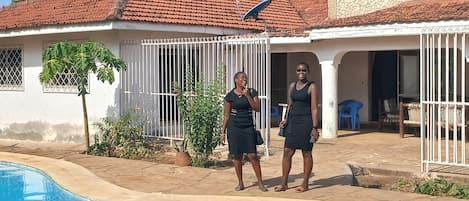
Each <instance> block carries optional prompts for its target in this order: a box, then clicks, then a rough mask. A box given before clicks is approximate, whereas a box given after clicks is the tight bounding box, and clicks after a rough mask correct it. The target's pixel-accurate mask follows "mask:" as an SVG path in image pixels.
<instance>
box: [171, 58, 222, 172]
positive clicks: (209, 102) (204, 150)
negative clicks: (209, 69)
mask: <svg viewBox="0 0 469 201" xmlns="http://www.w3.org/2000/svg"><path fill="white" fill-rule="evenodd" d="M185 74H186V80H185V84H184V86H181V85H180V83H178V82H174V83H173V85H174V89H175V90H176V92H177V96H176V102H177V106H178V108H179V110H180V112H181V116H182V119H183V122H184V138H185V139H184V141H183V143H182V144H183V145H184V144H185V143H184V142H187V145H188V148H189V149H190V151H191V154H194V155H193V156H192V163H193V164H192V165H193V166H197V167H203V166H205V163H206V162H207V161H208V157H209V156H210V155H211V154H212V152H213V149H214V148H215V147H216V146H217V145H218V144H219V143H220V137H219V136H220V135H219V134H220V127H221V118H222V116H223V98H222V97H223V96H222V95H223V93H224V92H225V90H224V85H223V78H224V77H223V76H224V75H223V72H222V71H219V72H218V75H217V78H216V79H215V80H212V81H210V82H204V81H203V78H201V79H200V80H199V81H197V82H195V81H194V79H193V74H192V70H191V69H190V67H189V68H187V69H186V72H185ZM186 140H187V141H186Z"/></svg>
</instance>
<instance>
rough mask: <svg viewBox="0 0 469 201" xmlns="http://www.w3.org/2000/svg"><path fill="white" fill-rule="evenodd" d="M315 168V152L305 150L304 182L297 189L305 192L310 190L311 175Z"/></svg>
mask: <svg viewBox="0 0 469 201" xmlns="http://www.w3.org/2000/svg"><path fill="white" fill-rule="evenodd" d="M312 169H313V153H312V151H303V171H304V174H303V183H302V184H301V186H299V187H298V188H297V189H296V191H298V192H304V191H307V190H308V184H309V177H310V176H311V171H312Z"/></svg>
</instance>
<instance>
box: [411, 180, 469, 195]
mask: <svg viewBox="0 0 469 201" xmlns="http://www.w3.org/2000/svg"><path fill="white" fill-rule="evenodd" d="M415 192H417V193H422V194H427V195H433V196H452V197H456V198H464V199H469V186H467V185H462V184H457V183H451V182H448V181H447V180H445V179H442V178H436V179H430V180H428V181H426V182H424V183H423V184H421V185H417V188H416V189H415Z"/></svg>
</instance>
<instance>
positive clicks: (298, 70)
mask: <svg viewBox="0 0 469 201" xmlns="http://www.w3.org/2000/svg"><path fill="white" fill-rule="evenodd" d="M296 72H306V69H296Z"/></svg>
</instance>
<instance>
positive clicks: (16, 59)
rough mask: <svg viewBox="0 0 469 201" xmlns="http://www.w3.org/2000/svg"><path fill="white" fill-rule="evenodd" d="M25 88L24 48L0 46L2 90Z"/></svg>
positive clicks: (0, 88) (0, 86)
mask: <svg viewBox="0 0 469 201" xmlns="http://www.w3.org/2000/svg"><path fill="white" fill-rule="evenodd" d="M21 89H23V50H22V49H21V48H19V47H7V48H1V47H0V90H21Z"/></svg>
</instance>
